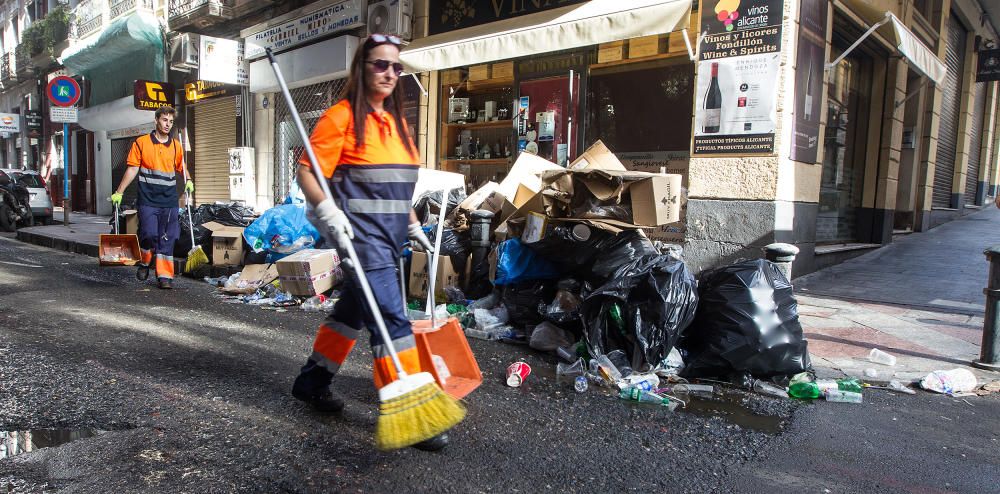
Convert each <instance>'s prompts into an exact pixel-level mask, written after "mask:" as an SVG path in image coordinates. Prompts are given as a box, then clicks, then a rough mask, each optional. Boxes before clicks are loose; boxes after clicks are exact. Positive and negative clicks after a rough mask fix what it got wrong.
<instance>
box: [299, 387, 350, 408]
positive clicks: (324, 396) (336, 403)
mask: <svg viewBox="0 0 1000 494" xmlns="http://www.w3.org/2000/svg"><path fill="white" fill-rule="evenodd" d="M292 396H294V397H295V399H297V400H299V401H304V402H306V403H308V404H309V406H311V407H313V409H315V410H316V411H317V412H323V413H336V412H339V411H341V410H343V409H344V399H343V398H341V397H339V396H337V395H335V394H333V391H330V390H329V389H328V390H326V391H324V392H322V393H320V394H318V395H317V394H308V393H304V392H302V391H300V390H298V389H296V388H295V387H292Z"/></svg>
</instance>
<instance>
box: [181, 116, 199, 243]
mask: <svg viewBox="0 0 1000 494" xmlns="http://www.w3.org/2000/svg"><path fill="white" fill-rule="evenodd" d="M185 132H187V130H185ZM177 136H178V137H180V133H179V132H178V134H177ZM181 168H182V169H183V170H184V203H185V204H186V205H187V207H186V208H184V209H187V213H188V233H190V234H191V250H194V246H195V244H194V220H193V219H191V193H190V192H188V191H187V182H188V164H187V157H186V155H185V154H184V138H183V137H181Z"/></svg>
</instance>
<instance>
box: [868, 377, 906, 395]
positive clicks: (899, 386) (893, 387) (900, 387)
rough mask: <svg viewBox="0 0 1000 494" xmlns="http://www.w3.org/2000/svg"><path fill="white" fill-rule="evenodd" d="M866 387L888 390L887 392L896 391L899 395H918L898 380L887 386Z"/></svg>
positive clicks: (890, 382)
mask: <svg viewBox="0 0 1000 494" xmlns="http://www.w3.org/2000/svg"><path fill="white" fill-rule="evenodd" d="M865 387H866V388H867V389H884V390H887V391H895V392H897V393H904V394H908V395H915V394H917V392H916V391H914V390H912V389H910V388H908V387H906V386H905V385H904V384H903V383H901V382H899V381H898V380H896V379H893V380H891V381H889V384H888V385H887V386H869V385H866V386H865Z"/></svg>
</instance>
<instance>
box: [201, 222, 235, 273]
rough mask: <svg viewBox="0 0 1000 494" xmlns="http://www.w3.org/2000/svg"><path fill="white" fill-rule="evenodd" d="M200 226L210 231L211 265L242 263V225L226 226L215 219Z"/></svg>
mask: <svg viewBox="0 0 1000 494" xmlns="http://www.w3.org/2000/svg"><path fill="white" fill-rule="evenodd" d="M202 226H203V227H205V228H207V229H209V230H211V231H212V264H213V265H215V266H239V265H241V264H243V227H239V226H226V225H223V224H221V223H217V222H215V221H209V222H208V223H205V224H203V225H202Z"/></svg>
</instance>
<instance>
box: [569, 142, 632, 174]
mask: <svg viewBox="0 0 1000 494" xmlns="http://www.w3.org/2000/svg"><path fill="white" fill-rule="evenodd" d="M567 168H569V169H570V170H588V169H600V170H619V171H625V170H626V168H625V165H623V164H622V162H621V161H619V160H618V157H616V156H615V154H614V153H612V152H611V150H609V149H608V147H607V146H606V145H604V141H601V140H600V139H598V140H597V142H595V143H594V144H592V145H591V146H590V147H589V148H587V150H586V151H584V152H583V154H581V155H580V156H578V157H577V158H576V159H575V160H573V162H572V163H570V165H569V166H568V167H567Z"/></svg>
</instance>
